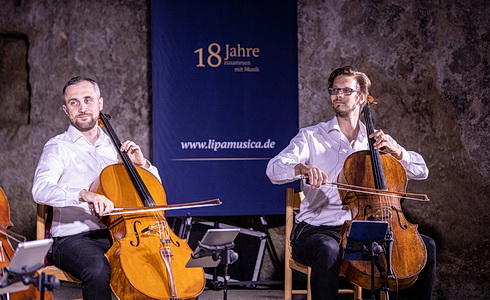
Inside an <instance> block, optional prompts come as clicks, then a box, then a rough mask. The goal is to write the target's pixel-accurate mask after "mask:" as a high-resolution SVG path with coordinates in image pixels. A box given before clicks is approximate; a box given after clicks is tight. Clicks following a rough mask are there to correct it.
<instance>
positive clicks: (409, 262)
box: [338, 96, 427, 291]
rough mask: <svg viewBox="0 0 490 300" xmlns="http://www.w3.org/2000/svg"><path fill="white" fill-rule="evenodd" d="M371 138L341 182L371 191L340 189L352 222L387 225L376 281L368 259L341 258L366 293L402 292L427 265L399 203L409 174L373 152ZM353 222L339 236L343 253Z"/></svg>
mask: <svg viewBox="0 0 490 300" xmlns="http://www.w3.org/2000/svg"><path fill="white" fill-rule="evenodd" d="M372 103H373V98H372V97H371V96H368V101H367V103H366V105H365V106H364V108H363V115H364V119H365V125H366V130H367V135H368V136H369V135H371V134H372V133H374V125H373V124H374V123H373V120H372V117H371V113H370V104H372ZM374 142H375V141H374V139H372V138H370V139H369V150H364V151H358V152H355V153H352V154H351V155H350V156H349V157H348V158H347V159H346V161H345V163H344V167H343V170H342V172H341V173H340V174H339V178H338V181H339V182H340V183H341V184H347V185H352V186H359V187H365V188H369V189H370V190H372V191H376V192H374V193H373V192H371V193H366V192H363V191H362V189H360V190H357V191H355V192H353V191H348V190H339V193H340V196H341V199H342V204H343V205H347V206H348V207H349V209H350V211H351V214H352V219H353V220H369V221H386V222H387V223H388V229H387V233H386V238H385V244H384V247H383V251H382V253H381V254H380V255H379V257H378V258H377V262H376V265H377V266H378V267H377V268H374V269H373V271H374V282H372V280H371V275H372V270H371V267H372V266H371V263H370V262H369V261H358V260H342V261H341V271H342V273H343V274H344V275H345V277H346V278H347V279H348V280H350V281H351V282H353V283H355V284H357V285H359V286H361V287H362V288H365V289H372V288H374V289H384V290H385V291H386V290H388V289H389V290H393V291H395V290H401V289H404V288H407V287H409V286H410V285H412V284H413V283H414V282H415V281H416V280H417V277H418V274H419V273H420V272H421V271H422V269H423V268H424V266H425V263H426V261H427V251H426V248H425V244H424V242H423V241H422V238H421V237H420V234H419V233H418V230H417V225H416V224H411V223H410V222H408V221H407V219H406V218H405V216H404V215H403V212H402V207H401V199H400V198H403V196H401V195H403V194H404V192H405V189H406V186H407V181H408V180H407V175H406V171H405V169H404V168H403V166H402V165H401V163H400V162H399V161H398V160H397V159H396V158H394V157H393V156H391V155H390V154H386V153H381V152H380V151H379V150H377V149H375V148H374ZM351 223H352V222H351V221H346V222H345V223H344V225H343V227H342V230H341V232H340V235H341V249H342V251H343V250H344V249H345V246H346V244H347V235H348V233H349V230H350V227H351Z"/></svg>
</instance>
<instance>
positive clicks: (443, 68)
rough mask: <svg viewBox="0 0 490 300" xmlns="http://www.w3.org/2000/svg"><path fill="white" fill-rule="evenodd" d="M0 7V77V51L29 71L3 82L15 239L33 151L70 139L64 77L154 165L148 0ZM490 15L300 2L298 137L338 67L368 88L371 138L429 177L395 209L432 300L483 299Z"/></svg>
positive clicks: (0, 173)
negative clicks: (98, 97) (413, 233)
mask: <svg viewBox="0 0 490 300" xmlns="http://www.w3.org/2000/svg"><path fill="white" fill-rule="evenodd" d="M1 2H2V3H1V7H2V9H1V10H0V40H2V42H1V43H0V46H1V49H0V56H1V57H0V68H2V72H0V73H1V74H6V73H7V74H10V73H9V72H5V68H15V66H13V67H12V66H11V64H8V63H7V62H6V61H5V60H3V59H4V57H5V55H7V54H5V53H6V52H5V51H7V52H8V51H10V52H9V53H12V48H8V47H6V46H4V45H5V43H8V45H9V47H18V48H14V51H13V53H21V51H22V49H26V52H25V53H26V54H25V55H26V63H25V65H26V67H25V68H26V70H25V72H23V73H20V74H13V75H12V76H11V75H8V76H6V77H0V81H1V82H0V88H1V89H2V90H1V91H0V94H1V95H2V96H0V99H1V101H2V108H4V109H3V110H2V113H0V126H1V128H0V138H1V141H2V143H1V144H0V153H2V155H1V156H0V182H1V183H0V185H1V187H2V188H3V189H4V190H5V192H6V194H7V196H8V198H9V202H10V208H11V219H12V221H13V222H14V225H15V226H14V228H13V230H14V231H16V232H18V233H20V234H23V235H25V236H27V237H28V238H29V239H32V238H34V232H35V231H34V230H35V229H34V225H35V205H34V203H33V201H32V197H31V194H30V189H31V186H32V177H33V174H34V169H35V166H36V163H37V159H38V158H39V155H40V153H41V150H42V146H43V145H44V143H45V142H46V141H47V140H48V139H49V138H50V137H52V136H54V135H56V134H58V133H60V132H62V131H64V130H65V129H66V127H67V119H66V117H65V116H64V114H63V113H62V111H61V107H60V103H61V99H62V98H61V89H62V87H63V85H64V83H65V82H66V81H68V79H70V78H71V77H72V76H74V75H79V74H82V75H87V76H90V77H93V78H95V79H96V80H98V81H99V83H100V86H101V90H102V95H103V97H104V99H105V108H106V111H107V112H109V113H111V114H112V115H113V116H114V120H113V123H112V124H113V126H114V127H115V130H116V131H117V132H118V134H119V135H120V137H121V139H129V138H131V139H133V140H135V141H136V142H137V143H139V144H140V145H141V146H142V148H143V149H144V152H145V154H146V155H147V156H148V157H150V158H151V151H150V150H151V99H150V95H151V76H150V72H151V65H150V63H151V59H150V57H151V56H150V37H149V31H150V9H149V1H144V0H141V1H129V0H126V1H125V0H119V1H108V0H104V1H81V0H78V1H60V0H58V1H27V0H26V1H23V0H1ZM489 15H490V5H489V4H488V3H487V1H475V0H468V1H407V0H398V1H389V0H375V1H350V0H347V1H320V0H299V1H298V47H299V95H300V101H299V106H300V126H301V127H304V126H307V125H312V124H315V123H318V122H320V121H323V120H327V119H329V118H330V117H331V116H332V115H333V114H332V111H331V109H330V107H329V105H328V103H327V102H326V99H327V91H326V79H327V78H328V75H329V74H330V72H331V70H333V69H334V68H336V67H339V66H342V65H347V64H349V65H353V66H355V67H357V68H359V69H361V70H363V71H365V72H366V73H367V74H368V76H370V78H371V80H372V81H373V87H372V90H371V93H372V95H373V96H374V97H375V100H376V101H377V102H378V105H376V106H375V107H374V108H373V114H374V118H375V120H376V124H377V127H378V128H381V129H383V130H384V131H385V132H387V133H389V134H391V135H392V136H393V137H394V138H395V139H397V141H398V142H399V143H400V144H402V145H403V146H405V147H406V148H408V149H410V150H414V151H417V152H419V153H421V154H422V155H423V156H424V158H425V159H426V161H427V164H428V166H429V168H430V175H429V178H428V179H427V180H425V181H420V182H410V183H409V186H408V191H411V192H419V193H426V194H428V196H429V197H430V199H431V201H430V202H428V203H421V202H412V201H410V202H409V201H406V202H405V203H404V208H405V209H406V216H407V217H408V218H409V220H411V221H412V222H413V223H417V224H419V227H420V231H421V232H423V233H426V234H428V235H430V236H432V237H433V238H434V239H435V240H436V242H437V244H438V283H437V289H436V290H435V291H434V295H435V296H436V297H437V299H483V298H488V297H490V295H489V290H490V286H489V282H490V280H489V274H488V273H489V272H488V270H489V269H490V265H489V260H490V254H489V248H490V243H489V235H488V233H487V228H488V225H490V221H489V214H488V212H486V206H485V205H486V204H487V201H488V198H489V197H488V194H489V192H490V182H489V179H488V178H489V174H490V160H489V159H488V157H489V154H490V148H489V147H490V146H489V144H490V143H488V141H487V140H488V137H489V135H490V133H489V121H490V118H489V111H490V110H489V105H488V102H489V100H488V99H489V97H488V94H489V92H490V89H489V78H490V77H489V75H490V74H489V73H490V68H489V58H490V55H489V54H490V51H489V47H490V23H489V22H488V16H489ZM11 40H14V42H12V43H11V42H10V41H11ZM15 49H18V50H15ZM21 69H22V68H21ZM14 75H15V76H14ZM13 78H15V82H16V83H15V86H19V85H20V86H21V87H22V88H20V89H19V88H15V89H13V88H12V86H13V85H14V84H13V83H12V82H13V81H14V79H13ZM19 82H20V83H19ZM22 82H24V83H23V84H24V85H22ZM4 95H8V97H6V96H4ZM25 99H27V100H25ZM17 113H18V117H15V116H12V114H17ZM281 201H282V199H281ZM272 231H273V232H274V233H275V232H281V229H280V227H278V228H273V230H272ZM274 240H275V241H277V239H276V238H274ZM278 244H281V243H280V242H278ZM277 248H278V249H281V245H278V247H277ZM279 253H282V252H279ZM264 268H267V265H266V266H264Z"/></svg>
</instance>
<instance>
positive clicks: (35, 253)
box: [0, 239, 60, 300]
mask: <svg viewBox="0 0 490 300" xmlns="http://www.w3.org/2000/svg"><path fill="white" fill-rule="evenodd" d="M52 244H53V240H52V239H44V240H35V241H28V242H24V243H19V245H17V249H16V250H15V253H14V256H13V257H12V260H11V261H10V264H9V265H8V266H7V267H5V268H4V270H3V272H2V277H1V278H0V294H9V293H14V292H18V291H23V290H26V289H28V288H29V284H32V285H34V286H35V287H37V289H38V290H39V291H40V292H41V296H40V298H41V300H43V299H44V292H45V291H46V290H48V291H52V290H53V289H54V288H57V287H59V285H60V282H59V280H58V279H56V277H55V276H53V275H47V274H46V273H44V272H42V273H40V274H38V275H37V276H36V272H37V270H39V269H41V268H42V267H43V266H44V264H43V260H44V257H45V256H46V254H47V253H48V251H49V249H50V248H51V245H52Z"/></svg>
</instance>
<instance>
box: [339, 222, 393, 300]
mask: <svg viewBox="0 0 490 300" xmlns="http://www.w3.org/2000/svg"><path fill="white" fill-rule="evenodd" d="M387 232H388V222H384V221H360V220H353V221H352V223H351V227H350V230H349V234H348V235H347V243H346V245H345V249H344V255H343V259H344V260H364V261H371V299H373V300H375V299H376V294H375V289H374V266H375V265H376V260H377V259H378V257H379V255H380V254H381V253H383V251H384V250H383V246H384V245H385V243H387V242H388V241H389V240H388V239H387ZM387 248H389V247H387ZM389 256H390V254H387V257H389ZM384 291H386V296H387V297H388V290H384ZM387 299H388V298H387Z"/></svg>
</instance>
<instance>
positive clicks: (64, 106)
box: [61, 104, 68, 116]
mask: <svg viewBox="0 0 490 300" xmlns="http://www.w3.org/2000/svg"><path fill="white" fill-rule="evenodd" d="M61 108H63V111H64V112H65V114H66V115H67V116H68V111H67V110H66V105H64V104H63V105H61Z"/></svg>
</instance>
